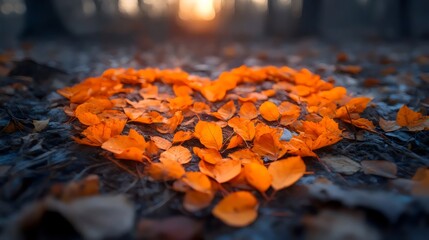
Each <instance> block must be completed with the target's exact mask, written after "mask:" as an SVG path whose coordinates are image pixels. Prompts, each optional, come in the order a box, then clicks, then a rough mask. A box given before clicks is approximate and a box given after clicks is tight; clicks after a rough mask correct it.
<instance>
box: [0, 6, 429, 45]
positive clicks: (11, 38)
mask: <svg viewBox="0 0 429 240" xmlns="http://www.w3.org/2000/svg"><path fill="white" fill-rule="evenodd" d="M428 14H429V1H426V0H347V1H345V0H73V1H64V0H0V26H1V27H0V35H1V36H2V37H1V38H0V39H1V40H0V44H1V46H8V45H11V44H12V45H13V44H14V43H16V42H17V40H20V39H28V38H38V37H48V36H73V37H87V36H109V37H119V38H123V37H131V36H147V37H151V38H155V39H161V40H163V39H170V38H172V37H176V36H180V35H182V34H194V35H195V34H199V35H203V34H206V35H210V36H216V37H219V38H228V37H231V38H239V39H255V38H256V39H258V38H263V37H266V36H269V37H276V38H280V39H283V38H285V39H291V38H296V37H317V38H321V39H328V40H348V39H351V40H355V39H365V40H366V39H376V40H377V39H384V40H386V39H387V40H399V39H423V38H429V16H428Z"/></svg>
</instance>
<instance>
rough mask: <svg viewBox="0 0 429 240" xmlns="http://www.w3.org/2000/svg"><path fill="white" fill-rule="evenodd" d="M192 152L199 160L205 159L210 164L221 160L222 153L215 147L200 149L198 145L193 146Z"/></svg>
mask: <svg viewBox="0 0 429 240" xmlns="http://www.w3.org/2000/svg"><path fill="white" fill-rule="evenodd" d="M193 151H194V153H195V154H196V155H197V156H198V157H199V158H201V160H203V161H206V162H208V163H211V164H216V163H217V162H219V161H221V160H222V155H220V153H219V151H217V150H216V149H210V148H206V149H202V148H198V147H194V148H193Z"/></svg>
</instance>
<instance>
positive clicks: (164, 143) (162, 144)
mask: <svg viewBox="0 0 429 240" xmlns="http://www.w3.org/2000/svg"><path fill="white" fill-rule="evenodd" d="M150 140H152V141H153V142H154V143H155V145H156V146H157V147H158V148H159V149H162V150H167V149H169V148H170V147H171V145H172V144H171V142H170V141H168V140H167V139H165V138H162V137H158V136H152V137H150Z"/></svg>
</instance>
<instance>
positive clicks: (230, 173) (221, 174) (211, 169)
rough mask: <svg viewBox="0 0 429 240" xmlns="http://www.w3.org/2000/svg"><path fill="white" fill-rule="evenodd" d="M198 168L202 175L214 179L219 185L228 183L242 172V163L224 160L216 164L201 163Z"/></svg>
mask: <svg viewBox="0 0 429 240" xmlns="http://www.w3.org/2000/svg"><path fill="white" fill-rule="evenodd" d="M198 167H199V169H200V171H201V172H202V173H204V174H206V175H207V176H209V177H212V178H214V179H215V180H216V181H217V182H218V183H225V182H228V181H229V180H231V179H233V178H234V177H235V176H237V175H238V174H240V172H241V163H240V161H238V160H234V159H229V158H225V159H222V161H219V162H217V163H216V164H210V163H206V162H205V161H200V162H199V164H198Z"/></svg>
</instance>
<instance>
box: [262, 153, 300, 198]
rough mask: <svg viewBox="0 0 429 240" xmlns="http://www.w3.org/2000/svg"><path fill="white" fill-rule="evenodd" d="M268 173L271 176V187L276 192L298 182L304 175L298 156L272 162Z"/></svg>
mask: <svg viewBox="0 0 429 240" xmlns="http://www.w3.org/2000/svg"><path fill="white" fill-rule="evenodd" d="M268 172H269V173H270V174H271V176H272V183H271V186H272V187H273V188H274V189H275V190H276V191H278V190H280V189H283V188H286V187H289V186H291V185H292V184H294V183H295V182H296V181H298V180H299V179H300V178H301V177H302V176H303V175H304V173H305V164H304V161H303V160H302V159H301V157H299V156H298V157H289V158H286V159H281V160H278V161H275V162H272V163H271V164H270V166H269V167H268Z"/></svg>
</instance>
